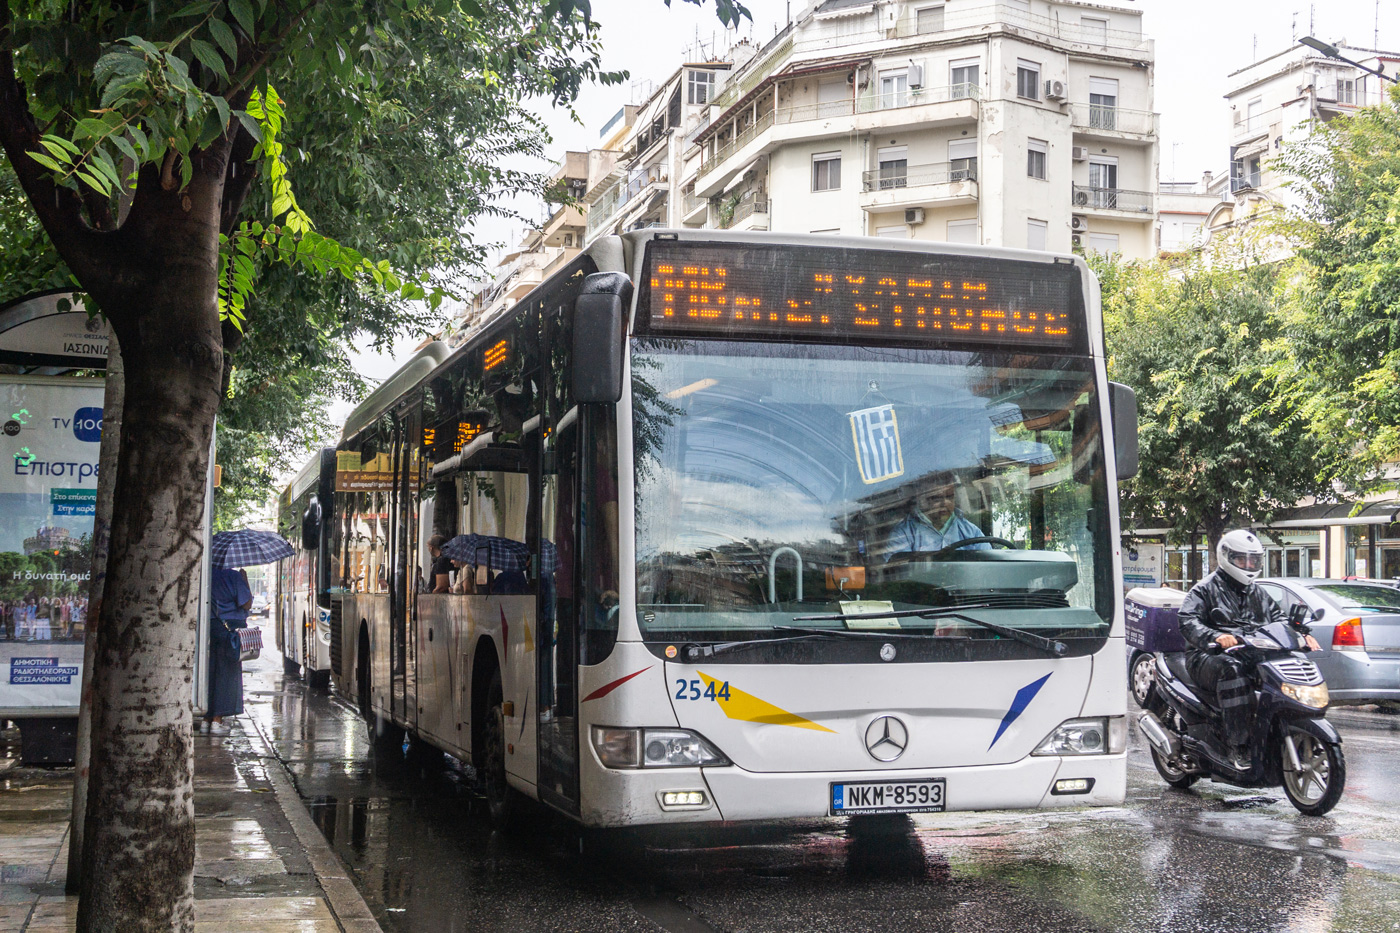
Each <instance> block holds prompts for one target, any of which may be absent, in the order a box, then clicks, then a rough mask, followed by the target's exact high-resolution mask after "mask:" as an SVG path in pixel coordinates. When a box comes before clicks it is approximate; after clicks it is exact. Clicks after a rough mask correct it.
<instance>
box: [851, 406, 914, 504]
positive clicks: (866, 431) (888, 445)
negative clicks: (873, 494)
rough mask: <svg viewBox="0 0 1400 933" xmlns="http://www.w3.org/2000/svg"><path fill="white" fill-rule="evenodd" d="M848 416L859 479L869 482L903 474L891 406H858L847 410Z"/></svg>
mask: <svg viewBox="0 0 1400 933" xmlns="http://www.w3.org/2000/svg"><path fill="white" fill-rule="evenodd" d="M850 416H851V437H852V438H853V439H854V440H855V443H856V463H857V465H858V466H859V467H860V478H861V480H862V481H863V482H864V483H866V485H869V484H871V483H881V482H884V481H885V480H887V479H893V478H894V477H896V476H901V475H903V473H904V453H903V451H902V450H900V447H899V422H898V421H897V420H896V419H895V416H894V406H893V405H881V406H879V407H878V408H862V409H861V410H860V411H853V412H851V413H850Z"/></svg>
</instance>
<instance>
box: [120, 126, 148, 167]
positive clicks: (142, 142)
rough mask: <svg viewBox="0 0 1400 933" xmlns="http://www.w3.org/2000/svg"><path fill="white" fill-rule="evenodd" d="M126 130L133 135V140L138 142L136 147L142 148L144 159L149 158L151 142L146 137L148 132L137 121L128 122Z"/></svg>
mask: <svg viewBox="0 0 1400 933" xmlns="http://www.w3.org/2000/svg"><path fill="white" fill-rule="evenodd" d="M126 131H127V133H128V134H129V135H130V136H131V139H132V141H133V142H135V143H136V148H137V149H138V150H140V152H141V157H142V158H143V159H145V158H149V157H150V155H151V152H150V149H151V142H150V140H148V139H147V138H146V132H145V131H144V130H143V129H141V127H139V126H137V125H136V124H135V123H128V124H127V126H126Z"/></svg>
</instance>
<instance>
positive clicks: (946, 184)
mask: <svg viewBox="0 0 1400 933" xmlns="http://www.w3.org/2000/svg"><path fill="white" fill-rule="evenodd" d="M860 190H861V194H860V206H861V208H862V209H863V210H866V211H871V212H876V211H883V210H892V209H895V208H901V207H932V206H936V205H945V204H947V205H952V204H972V203H975V202H976V201H977V160H976V159H959V160H957V161H956V162H931V163H928V164H925V165H893V166H891V165H886V166H884V167H882V168H877V169H872V170H870V171H868V172H865V173H864V174H863V175H861V188H860Z"/></svg>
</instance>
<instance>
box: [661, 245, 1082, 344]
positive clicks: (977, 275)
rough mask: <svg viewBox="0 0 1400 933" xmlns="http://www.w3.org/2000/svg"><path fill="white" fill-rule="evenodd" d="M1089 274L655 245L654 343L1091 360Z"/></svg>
mask: <svg viewBox="0 0 1400 933" xmlns="http://www.w3.org/2000/svg"><path fill="white" fill-rule="evenodd" d="M1079 281H1080V280H1079V273H1078V270H1077V269H1076V267H1075V266H1073V265H1071V264H1068V263H1058V264H1048V263H1039V262H1024V261H1019V260H996V259H989V258H986V257H976V256H950V255H946V254H943V255H930V254H924V253H916V252H894V251H883V250H881V251H876V250H865V249H849V248H830V249H827V248H811V247H798V246H755V245H753V244H748V243H742V244H741V243H734V244H729V243H725V244H715V243H705V244H697V243H693V242H665V241H661V242H657V241H653V242H652V243H651V252H650V255H649V258H648V269H647V277H646V281H645V286H646V294H644V295H643V296H642V298H643V307H644V308H645V309H646V312H647V314H648V329H649V330H650V331H651V332H652V333H658V334H666V333H674V334H688V335H695V336H700V335H714V336H725V337H743V336H746V335H753V336H760V335H762V336H780V335H786V336H789V337H792V338H798V337H818V338H830V339H838V340H847V339H862V338H864V339H870V340H883V339H896V340H898V341H899V342H901V343H903V342H907V341H923V340H927V341H928V342H930V343H949V342H954V343H979V344H995V345H1012V346H1034V347H1037V348H1061V349H1066V350H1068V349H1081V348H1082V345H1083V344H1084V343H1085V340H1084V334H1083V332H1082V331H1083V328H1082V327H1081V326H1080V324H1079V321H1080V320H1081V319H1082V310H1081V307H1082V305H1081V302H1080V296H1079Z"/></svg>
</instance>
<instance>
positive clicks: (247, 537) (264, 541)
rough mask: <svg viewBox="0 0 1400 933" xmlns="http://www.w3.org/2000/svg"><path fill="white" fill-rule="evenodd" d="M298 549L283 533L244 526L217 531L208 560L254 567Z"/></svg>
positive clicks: (224, 564)
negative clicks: (285, 538)
mask: <svg viewBox="0 0 1400 933" xmlns="http://www.w3.org/2000/svg"><path fill="white" fill-rule="evenodd" d="M295 553H296V551H295V550H293V549H292V546H291V545H290V544H288V543H287V542H286V541H285V540H284V539H283V538H282V536H281V535H279V534H276V533H274V532H271V531H253V530H251V529H247V528H245V529H243V530H242V531H221V532H219V533H218V534H216V535H214V543H213V545H212V547H211V548H210V551H209V560H210V562H211V563H212V564H213V565H214V566H215V567H252V566H254V565H255V564H275V563H277V562H278V561H279V560H281V559H282V558H284V557H291V556H292V555H293V554H295Z"/></svg>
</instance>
